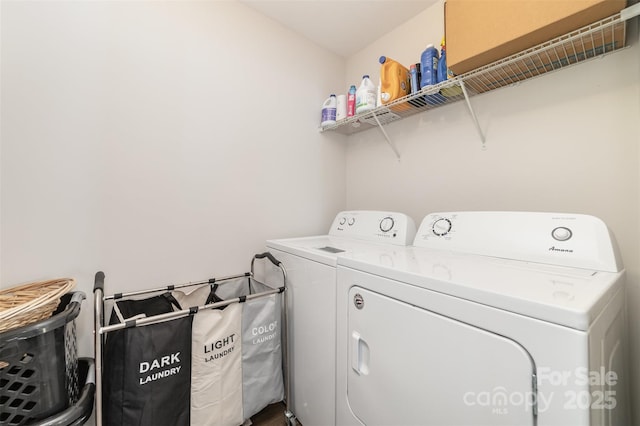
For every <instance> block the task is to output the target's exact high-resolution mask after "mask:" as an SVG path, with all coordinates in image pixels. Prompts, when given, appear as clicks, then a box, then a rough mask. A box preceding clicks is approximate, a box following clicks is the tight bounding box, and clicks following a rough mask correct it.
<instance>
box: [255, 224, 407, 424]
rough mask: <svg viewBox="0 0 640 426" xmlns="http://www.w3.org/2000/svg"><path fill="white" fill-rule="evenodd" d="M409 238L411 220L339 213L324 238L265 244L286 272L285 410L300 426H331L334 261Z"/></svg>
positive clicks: (398, 243)
mask: <svg viewBox="0 0 640 426" xmlns="http://www.w3.org/2000/svg"><path fill="white" fill-rule="evenodd" d="M415 233H416V226H415V223H414V221H413V219H411V218H410V217H408V216H407V215H404V214H402V213H396V212H381V211H344V212H340V213H338V215H337V216H336V218H335V219H334V221H333V224H332V225H331V228H330V229H329V233H328V235H319V236H312V237H303V238H290V239H279V240H269V241H267V244H266V245H267V250H268V251H270V252H271V253H272V254H273V255H274V256H275V257H276V258H277V259H278V260H279V261H281V262H282V264H283V266H284V268H285V270H286V271H287V292H286V295H287V305H288V335H289V345H288V346H289V357H288V366H289V371H290V386H291V389H290V401H289V408H290V409H291V410H292V411H293V413H294V414H295V416H296V417H297V419H298V420H299V421H300V422H301V423H302V424H303V425H304V426H328V425H333V424H335V421H336V420H335V389H336V387H335V371H336V364H335V361H336V266H337V259H338V258H339V257H341V256H344V255H348V256H351V257H353V258H360V257H365V256H366V254H367V252H368V251H369V250H375V249H377V248H379V247H400V246H406V245H408V244H411V243H412V242H413V239H414V236H415ZM390 253H393V249H391V250H390Z"/></svg>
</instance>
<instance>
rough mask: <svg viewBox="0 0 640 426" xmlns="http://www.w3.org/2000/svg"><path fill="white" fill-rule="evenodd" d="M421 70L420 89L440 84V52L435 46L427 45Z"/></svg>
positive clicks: (423, 53) (421, 58)
mask: <svg viewBox="0 0 640 426" xmlns="http://www.w3.org/2000/svg"><path fill="white" fill-rule="evenodd" d="M420 68H421V72H422V78H421V81H420V88H423V87H425V86H430V85H433V84H438V50H437V49H436V48H435V47H433V44H429V45H427V48H426V49H425V50H424V52H422V56H420Z"/></svg>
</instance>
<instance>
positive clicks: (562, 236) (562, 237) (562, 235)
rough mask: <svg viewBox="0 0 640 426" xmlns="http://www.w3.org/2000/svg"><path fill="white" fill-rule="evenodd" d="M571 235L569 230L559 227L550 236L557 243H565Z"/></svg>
mask: <svg viewBox="0 0 640 426" xmlns="http://www.w3.org/2000/svg"><path fill="white" fill-rule="evenodd" d="M572 235H573V233H572V232H571V229H569V228H565V227H564V226H559V227H557V228H556V229H554V230H553V231H551V236H552V237H553V238H554V239H555V240H558V241H567V240H568V239H569V238H571V236H572Z"/></svg>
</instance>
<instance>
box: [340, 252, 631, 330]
mask: <svg viewBox="0 0 640 426" xmlns="http://www.w3.org/2000/svg"><path fill="white" fill-rule="evenodd" d="M381 259H385V260H384V262H382V261H381ZM338 265H339V266H345V267H349V268H352V269H356V270H360V271H363V272H368V273H371V274H375V275H380V276H383V277H387V278H391V279H393V280H396V281H399V282H400V283H407V284H409V285H414V286H418V287H422V288H424V289H428V290H432V291H437V292H440V293H444V294H448V295H451V296H455V297H459V298H462V299H466V300H469V301H473V302H477V303H481V304H483V305H487V306H492V307H495V308H498V309H502V310H506V311H509V312H513V313H517V314H521V315H525V316H528V317H532V318H537V319H540V320H544V321H548V322H552V323H555V324H559V325H563V326H567V327H571V328H575V329H579V330H588V328H589V325H590V324H591V322H592V321H593V320H594V319H595V318H596V316H597V315H598V313H599V312H600V311H601V310H602V309H603V307H604V306H605V305H606V303H607V302H608V301H609V300H610V299H611V298H612V297H613V295H614V294H615V292H616V291H617V290H618V289H619V288H620V287H621V286H622V284H623V280H622V277H623V275H624V271H621V272H603V271H594V270H587V269H579V268H570V267H561V266H554V265H544V264H537V263H531V262H523V261H517V260H508V259H501V258H495V257H489V256H480V255H474V254H464V253H451V252H446V251H442V250H433V249H426V248H418V247H404V248H396V250H394V251H393V252H391V251H389V250H387V248H385V247H382V248H379V249H378V250H373V249H370V250H369V251H367V252H366V253H360V254H359V256H358V257H355V256H351V255H348V254H347V255H345V256H342V257H340V258H339V259H338ZM358 284H359V285H361V286H363V287H366V283H358ZM390 292H391V293H390V295H392V292H393V289H392V288H391V289H390Z"/></svg>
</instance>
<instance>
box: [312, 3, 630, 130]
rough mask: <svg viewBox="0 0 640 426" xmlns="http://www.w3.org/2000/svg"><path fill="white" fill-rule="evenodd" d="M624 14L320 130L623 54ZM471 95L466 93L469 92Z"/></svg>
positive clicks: (377, 119) (361, 123)
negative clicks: (613, 53) (586, 61)
mask: <svg viewBox="0 0 640 426" xmlns="http://www.w3.org/2000/svg"><path fill="white" fill-rule="evenodd" d="M624 12H625V11H624V10H623V11H622V12H621V13H618V14H616V15H613V16H610V17H609V18H605V19H603V20H601V21H598V22H595V23H593V24H591V25H588V26H585V27H583V28H580V29H578V30H575V31H573V32H570V33H568V34H565V35H563V36H560V37H557V38H555V39H553V40H550V41H548V42H545V43H542V44H539V45H537V46H534V47H532V48H530V49H527V50H525V51H522V52H519V53H516V54H514V55H511V56H509V57H507V58H504V59H501V60H498V61H496V62H493V63H491V64H489V65H486V66H484V67H481V68H478V69H476V70H473V71H469V72H467V73H465V74H462V75H459V76H456V77H455V78H454V79H451V80H447V81H444V82H442V83H438V84H436V85H433V86H426V87H424V88H423V89H422V90H421V91H420V92H417V93H413V94H410V95H407V96H404V97H402V98H399V99H396V100H395V101H393V102H390V103H388V104H386V105H383V106H380V107H377V108H375V109H373V110H371V111H368V112H366V113H362V114H356V115H355V116H353V117H348V118H346V119H343V120H340V121H338V122H337V123H335V124H332V125H329V126H325V127H321V128H320V131H321V132H325V131H337V132H338V133H342V134H345V135H350V134H353V133H357V132H361V131H364V130H368V129H370V128H372V127H378V126H382V125H384V124H387V123H391V122H393V121H397V120H400V119H402V118H404V117H408V116H411V115H414V114H417V113H421V112H424V111H428V110H431V109H434V108H439V107H441V106H444V105H448V104H451V103H455V102H458V101H461V100H464V99H465V98H466V100H467V104H468V106H469V107H470V104H469V103H468V97H470V96H474V95H477V94H480V93H484V92H488V91H491V90H495V89H498V88H500V87H505V86H510V85H513V84H516V83H518V82H521V81H523V80H527V79H529V78H533V77H537V76H540V75H542V74H545V73H548V72H552V71H557V70H559V69H562V68H566V67H568V66H571V65H574V64H577V63H579V62H583V61H585V60H588V59H592V58H595V57H599V56H602V55H604V54H607V53H610V52H613V51H616V50H619V49H621V48H623V47H624V46H625V38H626V19H628V18H626V17H623V16H621V15H622V14H623V13H624ZM465 89H466V90H465Z"/></svg>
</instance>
